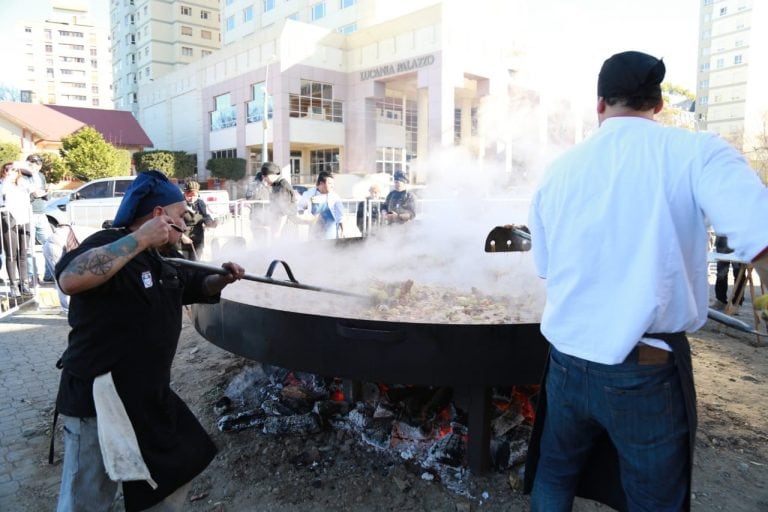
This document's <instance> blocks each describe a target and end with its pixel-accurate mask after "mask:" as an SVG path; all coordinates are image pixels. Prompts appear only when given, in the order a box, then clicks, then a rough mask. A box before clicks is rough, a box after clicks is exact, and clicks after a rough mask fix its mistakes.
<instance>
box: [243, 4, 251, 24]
mask: <svg viewBox="0 0 768 512" xmlns="http://www.w3.org/2000/svg"><path fill="white" fill-rule="evenodd" d="M251 20H253V6H252V5H249V6H248V7H246V8H245V9H243V23H248V22H249V21H251Z"/></svg>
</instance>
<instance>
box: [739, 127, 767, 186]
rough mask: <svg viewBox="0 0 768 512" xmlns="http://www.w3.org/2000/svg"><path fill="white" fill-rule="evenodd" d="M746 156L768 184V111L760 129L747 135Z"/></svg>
mask: <svg viewBox="0 0 768 512" xmlns="http://www.w3.org/2000/svg"><path fill="white" fill-rule="evenodd" d="M744 156H745V157H746V159H747V161H748V162H749V165H751V166H752V168H753V169H754V170H755V172H757V175H758V176H760V179H761V180H763V183H765V184H768V112H765V113H763V116H762V119H761V125H760V129H759V130H758V131H756V132H755V133H753V134H751V135H750V136H749V137H747V140H746V141H745V143H744Z"/></svg>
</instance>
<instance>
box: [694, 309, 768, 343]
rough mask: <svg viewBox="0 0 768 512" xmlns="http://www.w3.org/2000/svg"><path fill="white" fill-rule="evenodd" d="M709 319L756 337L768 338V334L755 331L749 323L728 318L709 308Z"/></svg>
mask: <svg viewBox="0 0 768 512" xmlns="http://www.w3.org/2000/svg"><path fill="white" fill-rule="evenodd" d="M707 317H709V318H710V319H712V320H714V321H715V322H720V323H721V324H723V325H727V326H728V327H733V328H734V329H736V330H738V331H741V332H746V333H749V334H754V335H756V336H768V333H764V332H760V331H758V330H755V329H754V328H753V327H752V326H751V325H749V324H748V323H746V322H742V321H741V320H739V319H737V318H733V317H732V316H728V315H726V314H725V313H723V312H721V311H718V310H716V309H712V308H709V310H708V311H707Z"/></svg>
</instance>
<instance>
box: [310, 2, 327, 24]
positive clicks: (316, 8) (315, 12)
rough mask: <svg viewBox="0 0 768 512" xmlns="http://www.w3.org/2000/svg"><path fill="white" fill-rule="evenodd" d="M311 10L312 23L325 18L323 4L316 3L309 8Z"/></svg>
mask: <svg viewBox="0 0 768 512" xmlns="http://www.w3.org/2000/svg"><path fill="white" fill-rule="evenodd" d="M311 9H312V21H316V20H319V19H320V18H322V17H324V16H325V2H324V1H323V2H318V3H316V4H314V5H312V7H311Z"/></svg>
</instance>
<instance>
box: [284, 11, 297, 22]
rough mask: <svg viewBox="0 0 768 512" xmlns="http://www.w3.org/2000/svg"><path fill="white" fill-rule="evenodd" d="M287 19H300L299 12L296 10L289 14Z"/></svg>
mask: <svg viewBox="0 0 768 512" xmlns="http://www.w3.org/2000/svg"><path fill="white" fill-rule="evenodd" d="M287 19H289V20H293V21H299V13H298V12H295V13H293V14H291V15H290V16H288V18H287Z"/></svg>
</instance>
